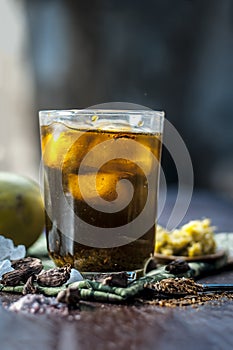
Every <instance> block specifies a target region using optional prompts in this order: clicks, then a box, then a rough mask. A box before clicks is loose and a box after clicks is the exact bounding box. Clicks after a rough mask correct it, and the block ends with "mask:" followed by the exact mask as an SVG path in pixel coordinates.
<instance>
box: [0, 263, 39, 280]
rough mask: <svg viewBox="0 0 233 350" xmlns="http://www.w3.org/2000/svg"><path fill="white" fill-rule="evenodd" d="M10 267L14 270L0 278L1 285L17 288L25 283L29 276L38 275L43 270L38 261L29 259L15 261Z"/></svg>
mask: <svg viewBox="0 0 233 350" xmlns="http://www.w3.org/2000/svg"><path fill="white" fill-rule="evenodd" d="M11 266H12V267H13V268H14V269H15V270H14V271H11V272H7V273H5V274H4V275H3V276H2V280H1V283H2V284H3V285H5V286H17V285H18V284H20V283H26V282H27V280H28V278H29V277H30V276H32V275H35V274H38V273H40V272H41V270H42V268H43V265H42V262H41V260H40V259H37V258H29V257H28V258H24V259H19V260H15V261H13V262H12V263H11Z"/></svg>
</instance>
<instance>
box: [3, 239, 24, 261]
mask: <svg viewBox="0 0 233 350" xmlns="http://www.w3.org/2000/svg"><path fill="white" fill-rule="evenodd" d="M25 255H26V249H25V246H24V245H19V246H17V247H15V246H14V243H13V241H12V240H11V239H9V238H5V237H4V236H0V261H2V260H5V259H10V260H18V259H22V258H24V257H25Z"/></svg>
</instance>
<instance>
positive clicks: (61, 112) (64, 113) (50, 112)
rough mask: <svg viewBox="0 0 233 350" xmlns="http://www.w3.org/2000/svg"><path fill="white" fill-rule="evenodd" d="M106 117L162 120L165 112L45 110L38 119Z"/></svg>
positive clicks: (40, 112)
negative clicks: (87, 116) (128, 116)
mask: <svg viewBox="0 0 233 350" xmlns="http://www.w3.org/2000/svg"><path fill="white" fill-rule="evenodd" d="M94 114H98V115H108V116H112V117H114V115H116V116H119V115H122V114H134V115H142V114H143V116H144V117H146V116H150V117H160V118H162V119H163V118H164V116H165V112H164V111H162V110H152V109H92V108H91V109H88V108H84V109H45V110H39V117H47V118H48V117H51V118H54V117H56V116H63V117H71V116H75V115H77V116H78V115H94Z"/></svg>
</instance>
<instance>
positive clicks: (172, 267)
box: [165, 259, 190, 275]
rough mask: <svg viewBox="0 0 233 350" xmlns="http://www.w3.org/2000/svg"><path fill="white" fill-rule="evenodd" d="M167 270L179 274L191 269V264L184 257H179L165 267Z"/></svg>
mask: <svg viewBox="0 0 233 350" xmlns="http://www.w3.org/2000/svg"><path fill="white" fill-rule="evenodd" d="M165 270H166V271H168V272H170V273H172V274H173V275H179V274H181V273H185V272H187V271H189V270H190V266H189V264H188V263H187V261H185V260H183V259H177V260H174V261H172V262H171V263H170V264H168V265H167V266H166V267H165Z"/></svg>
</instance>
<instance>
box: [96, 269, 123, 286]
mask: <svg viewBox="0 0 233 350" xmlns="http://www.w3.org/2000/svg"><path fill="white" fill-rule="evenodd" d="M102 284H105V285H108V286H111V287H122V288H125V287H127V285H128V276H127V273H126V272H119V273H113V274H110V275H108V276H107V277H106V278H104V280H103V281H102Z"/></svg>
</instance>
